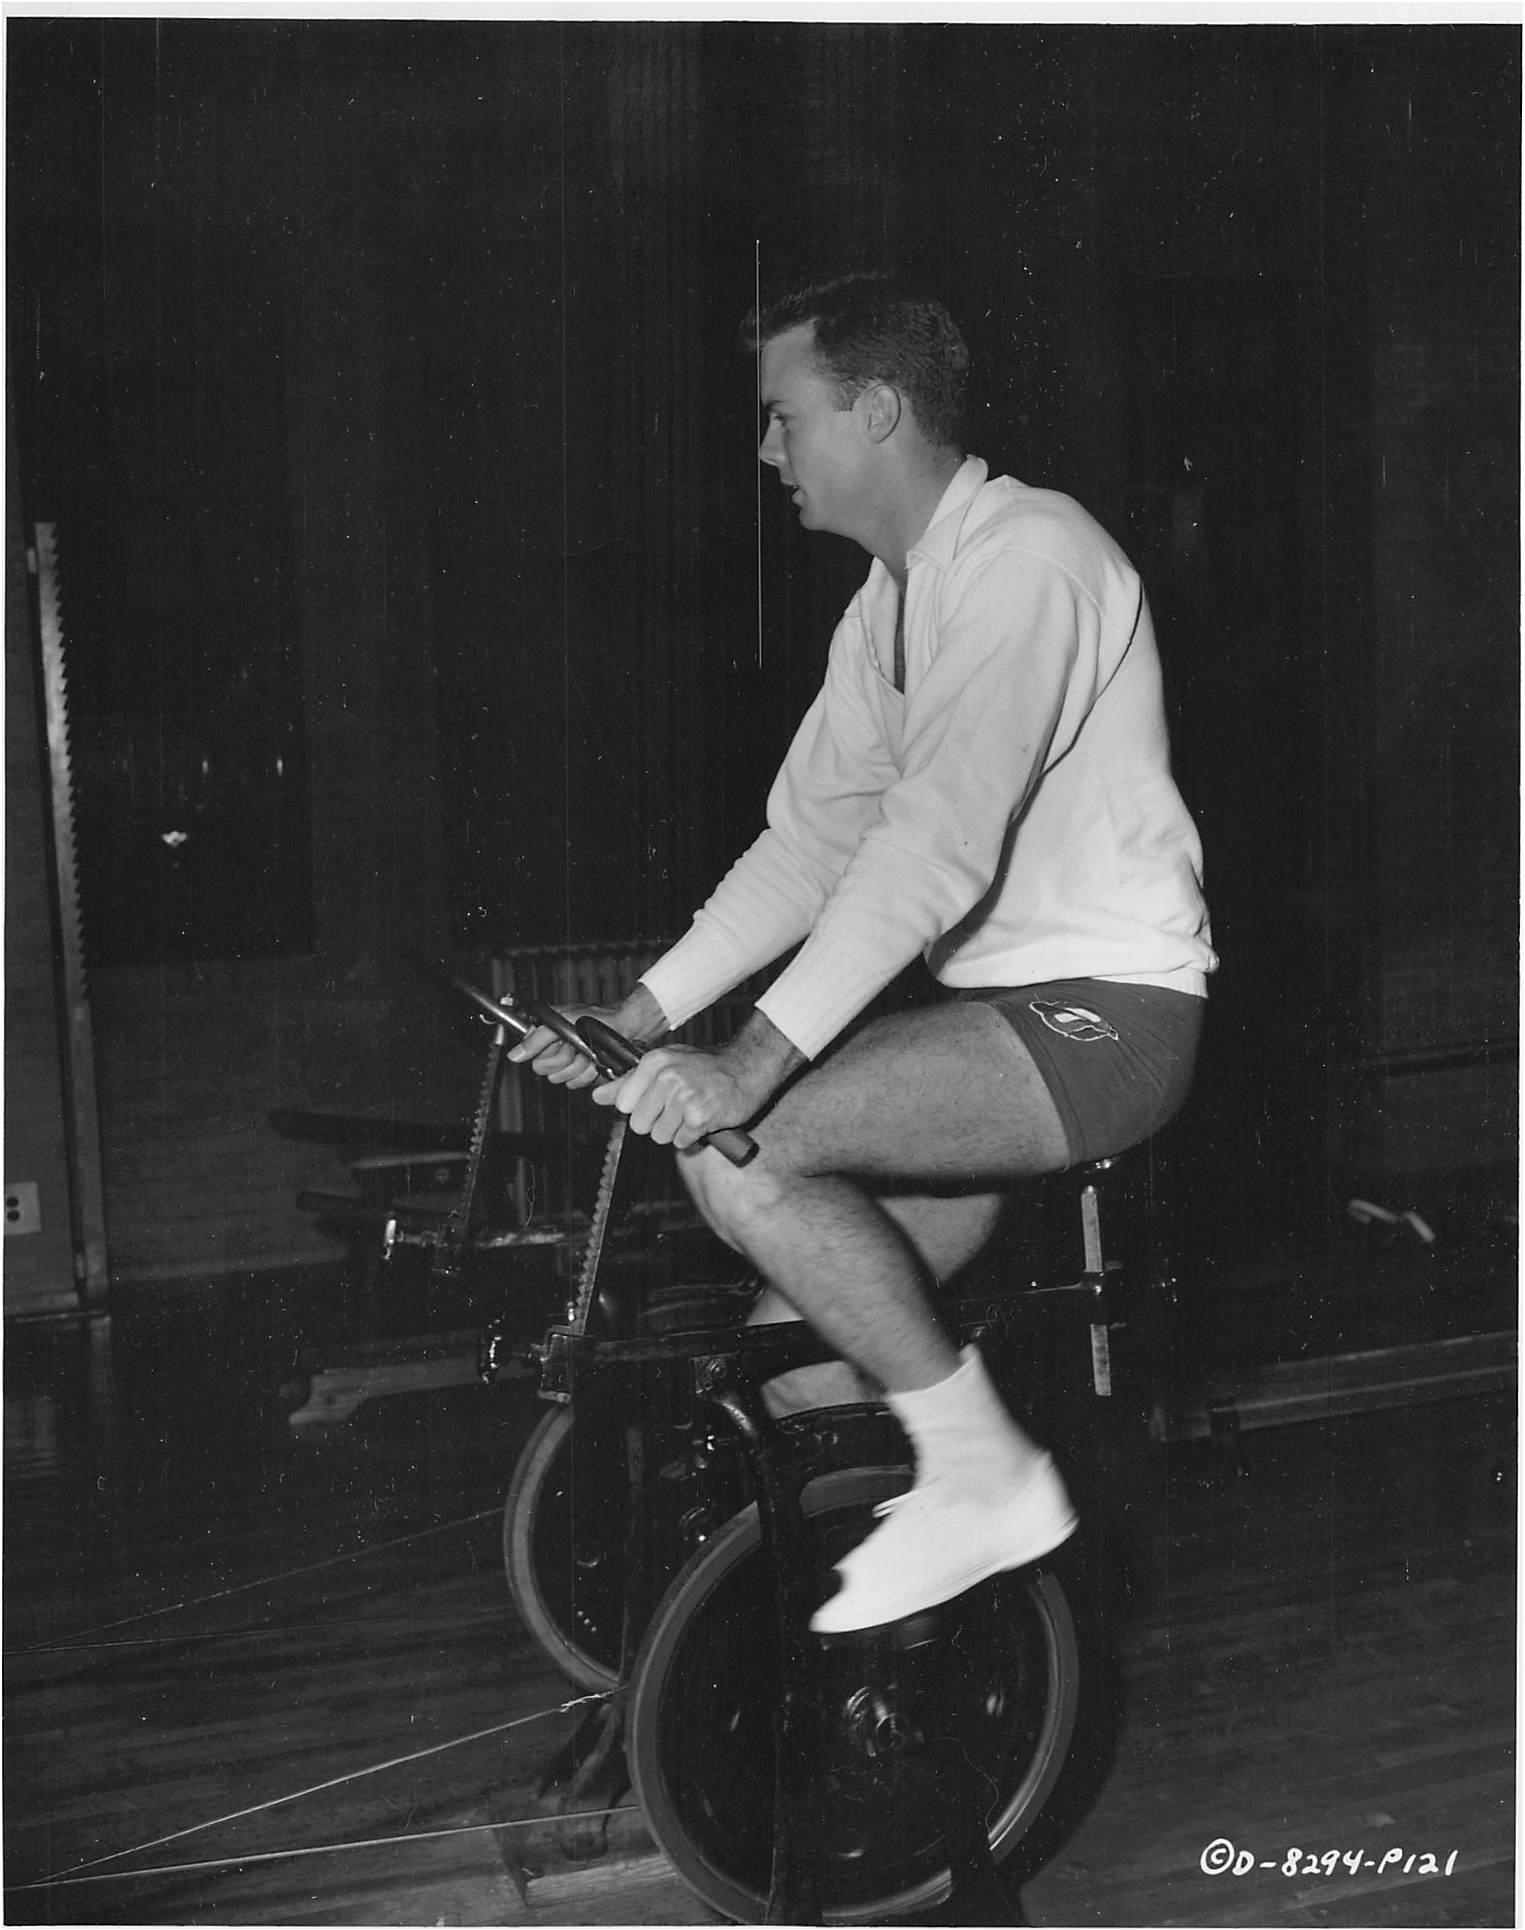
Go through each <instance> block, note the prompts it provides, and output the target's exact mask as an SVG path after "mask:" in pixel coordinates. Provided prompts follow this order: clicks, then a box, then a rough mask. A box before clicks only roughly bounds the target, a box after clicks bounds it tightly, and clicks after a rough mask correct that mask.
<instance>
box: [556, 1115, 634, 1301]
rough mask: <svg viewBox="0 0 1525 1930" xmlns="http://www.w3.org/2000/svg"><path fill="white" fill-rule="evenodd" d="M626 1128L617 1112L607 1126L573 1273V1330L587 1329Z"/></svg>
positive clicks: (606, 1236)
mask: <svg viewBox="0 0 1525 1930" xmlns="http://www.w3.org/2000/svg"><path fill="white" fill-rule="evenodd" d="M629 1129H630V1121H629V1120H628V1119H626V1118H625V1116H624V1114H623V1113H621V1114H620V1116H619V1117H618V1118H617V1119H616V1120H615V1122H614V1125H613V1126H612V1127H611V1129H610V1132H609V1143H608V1145H607V1146H606V1147H605V1148H604V1164H603V1170H602V1171H601V1172H600V1173H599V1176H598V1197H597V1199H596V1200H595V1201H594V1204H593V1219H592V1223H591V1225H590V1226H589V1228H588V1245H587V1249H586V1251H585V1252H584V1254H583V1257H582V1266H581V1268H580V1269H579V1271H578V1275H577V1293H576V1297H575V1298H574V1299H573V1301H572V1304H571V1306H570V1307H569V1308H568V1309H567V1324H568V1325H569V1326H570V1327H571V1329H572V1331H573V1332H574V1333H579V1334H581V1333H586V1332H587V1329H588V1316H589V1314H591V1313H592V1311H593V1295H594V1293H595V1291H596V1290H597V1287H598V1269H599V1266H600V1264H601V1262H602V1260H603V1257H604V1245H605V1242H606V1241H607V1239H608V1237H609V1222H610V1220H611V1219H612V1218H613V1215H614V1191H615V1187H616V1185H617V1184H618V1181H619V1173H620V1155H621V1154H622V1153H623V1152H624V1150H625V1137H626V1134H627V1133H628V1132H629Z"/></svg>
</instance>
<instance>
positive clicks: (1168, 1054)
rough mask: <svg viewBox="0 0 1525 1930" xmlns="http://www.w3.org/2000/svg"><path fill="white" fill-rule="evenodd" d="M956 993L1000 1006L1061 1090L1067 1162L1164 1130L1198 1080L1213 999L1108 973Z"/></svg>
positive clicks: (1102, 1155) (1055, 1090)
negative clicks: (1201, 1044)
mask: <svg viewBox="0 0 1525 1930" xmlns="http://www.w3.org/2000/svg"><path fill="white" fill-rule="evenodd" d="M950 996H951V997H953V998H955V999H958V1000H978V1001H979V1003H980V1004H982V1005H993V1006H994V1007H995V1009H996V1010H997V1011H998V1012H999V1013H1000V1015H1001V1017H1002V1018H1003V1019H1005V1021H1006V1023H1007V1024H1008V1025H1009V1026H1010V1027H1011V1029H1012V1030H1013V1031H1014V1032H1015V1033H1016V1035H1017V1037H1018V1038H1019V1039H1021V1041H1022V1043H1023V1044H1024V1045H1025V1046H1026V1047H1027V1049H1028V1051H1029V1052H1030V1053H1031V1054H1032V1057H1033V1063H1034V1064H1035V1065H1036V1066H1037V1068H1038V1070H1039V1072H1040V1073H1041V1074H1042V1075H1043V1081H1044V1083H1045V1085H1047V1087H1048V1089H1049V1091H1050V1092H1051V1093H1052V1094H1053V1095H1054V1104H1055V1105H1056V1106H1057V1107H1058V1108H1059V1117H1060V1119H1061V1120H1062V1121H1063V1122H1064V1132H1065V1137H1066V1139H1067V1140H1068V1141H1069V1147H1070V1164H1071V1165H1072V1166H1078V1165H1079V1164H1080V1163H1081V1161H1083V1160H1087V1159H1106V1158H1108V1157H1109V1156H1110V1155H1111V1154H1113V1153H1120V1152H1122V1151H1124V1150H1125V1149H1126V1148H1127V1147H1129V1146H1136V1145H1137V1144H1138V1143H1139V1141H1140V1140H1143V1139H1147V1138H1148V1137H1149V1135H1150V1134H1151V1133H1153V1132H1158V1131H1159V1129H1160V1127H1161V1126H1163V1125H1164V1124H1165V1122H1166V1120H1167V1119H1169V1118H1170V1117H1171V1115H1172V1114H1173V1113H1175V1112H1176V1110H1177V1109H1178V1108H1179V1106H1180V1104H1181V1101H1182V1100H1183V1099H1184V1098H1185V1097H1186V1091H1187V1088H1188V1087H1189V1086H1190V1084H1191V1075H1192V1068H1193V1066H1194V1065H1195V1064H1196V1058H1197V1040H1198V1039H1199V1037H1200V1036H1201V1032H1202V1017H1203V1014H1204V1012H1205V1011H1206V1009H1207V1000H1206V999H1205V998H1197V997H1195V996H1194V995H1193V994H1192V993H1190V992H1173V991H1169V990H1167V989H1166V987H1164V986H1162V985H1119V984H1118V983H1116V981H1115V980H1113V979H1107V978H1065V979H1056V980H1054V981H1053V982H1052V983H1051V984H1047V985H994V986H977V987H971V988H969V989H968V990H959V991H955V992H952V993H951V994H950Z"/></svg>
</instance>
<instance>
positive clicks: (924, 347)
mask: <svg viewBox="0 0 1525 1930" xmlns="http://www.w3.org/2000/svg"><path fill="white" fill-rule="evenodd" d="M807 322H809V323H812V324H813V325H814V328H815V354H816V360H817V361H818V362H819V363H820V365H821V370H822V373H823V374H824V375H825V376H826V378H827V379H828V380H829V381H831V382H833V383H834V384H835V385H836V390H837V402H838V405H839V406H840V407H842V408H849V407H851V405H852V403H853V402H854V401H855V400H856V398H857V397H858V396H859V395H861V394H862V393H863V391H864V390H865V389H866V388H868V387H869V385H870V384H871V383H874V382H887V383H889V385H890V386H891V388H894V389H898V390H899V391H900V393H901V395H902V396H904V398H905V400H906V401H907V402H908V403H909V404H910V406H911V411H912V413H913V414H914V415H915V417H916V420H917V422H918V423H919V424H920V427H921V431H922V434H923V435H925V436H926V438H927V440H928V441H929V442H934V443H937V444H938V445H939V446H940V447H943V448H947V449H955V450H957V451H958V452H959V453H960V454H962V452H963V448H964V380H965V377H966V375H967V374H968V370H969V350H968V347H967V346H966V344H965V342H964V338H963V336H962V335H961V334H960V333H959V330H958V324H957V323H956V322H955V321H954V319H953V317H952V316H951V315H950V314H949V313H948V311H947V309H946V308H944V307H943V305H942V303H941V302H935V301H931V300H929V299H928V298H927V297H926V296H924V295H912V294H909V293H906V292H903V291H902V290H900V289H898V288H896V287H895V286H894V284H893V283H891V282H890V281H888V280H887V279H885V278H884V277H883V276H881V275H843V276H841V277H840V278H839V279H837V280H835V281H824V282H814V283H812V284H811V285H810V286H808V287H804V288H797V289H794V290H793V291H791V292H790V293H789V294H787V295H782V296H780V297H779V298H778V300H776V301H773V302H770V303H768V304H767V305H766V306H765V307H764V308H763V309H762V310H761V311H757V310H754V311H753V312H752V314H750V315H749V316H748V317H747V320H746V335H745V339H746V344H747V347H748V348H752V349H757V348H761V347H762V346H763V345H764V344H765V343H767V342H771V341H772V340H773V339H774V337H775V336H778V335H782V334H784V333H785V332H786V331H787V330H789V329H791V328H800V327H803V326H804V324H805V323H807Z"/></svg>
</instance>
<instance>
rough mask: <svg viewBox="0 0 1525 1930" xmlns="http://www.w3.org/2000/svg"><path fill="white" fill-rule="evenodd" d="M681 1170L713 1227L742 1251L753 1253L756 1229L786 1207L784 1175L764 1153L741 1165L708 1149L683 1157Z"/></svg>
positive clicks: (693, 1198) (728, 1242)
mask: <svg viewBox="0 0 1525 1930" xmlns="http://www.w3.org/2000/svg"><path fill="white" fill-rule="evenodd" d="M678 1170H679V1171H680V1172H681V1173H682V1175H683V1182H684V1184H685V1185H686V1186H687V1188H688V1191H689V1195H690V1197H691V1198H692V1200H693V1202H694V1204H695V1206H697V1207H698V1209H699V1211H700V1212H701V1213H702V1214H703V1216H704V1219H705V1223H706V1224H707V1225H708V1226H709V1228H710V1230H711V1231H712V1232H714V1233H716V1234H718V1235H719V1237H720V1238H721V1239H722V1240H724V1241H725V1243H726V1244H727V1246H731V1247H734V1248H735V1249H736V1250H737V1252H739V1253H745V1254H750V1253H751V1251H752V1238H753V1235H754V1234H755V1232H756V1231H757V1230H758V1229H760V1228H762V1227H765V1226H767V1225H768V1224H769V1223H770V1222H772V1221H774V1220H776V1218H777V1216H778V1214H779V1212H780V1211H781V1210H782V1207H783V1186H782V1183H781V1180H780V1176H779V1175H778V1173H776V1172H775V1171H774V1169H773V1167H772V1166H771V1165H770V1163H769V1162H768V1160H767V1157H766V1155H765V1154H763V1153H759V1154H758V1156H757V1157H756V1158H755V1159H753V1160H752V1161H750V1162H749V1163H748V1164H747V1165H746V1166H744V1167H738V1166H733V1165H731V1163H730V1161H729V1160H727V1159H725V1158H724V1157H723V1156H722V1155H721V1154H720V1153H717V1152H714V1151H706V1152H704V1153H700V1154H694V1155H691V1156H689V1157H686V1158H681V1159H679V1161H678Z"/></svg>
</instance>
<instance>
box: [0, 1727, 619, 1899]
mask: <svg viewBox="0 0 1525 1930" xmlns="http://www.w3.org/2000/svg"><path fill="white" fill-rule="evenodd" d="M613 1693H614V1692H613V1691H612V1690H604V1691H601V1692H600V1693H598V1694H596V1695H580V1696H574V1697H573V1698H572V1700H571V1701H570V1702H560V1703H557V1704H556V1705H555V1706H554V1707H553V1708H550V1709H536V1710H535V1711H534V1712H533V1713H532V1714H531V1715H527V1716H514V1717H512V1718H511V1719H510V1720H509V1721H507V1722H495V1723H493V1724H491V1725H490V1727H488V1728H486V1729H474V1730H473V1731H472V1732H471V1734H470V1735H466V1736H453V1737H452V1738H451V1739H450V1741H449V1742H435V1743H430V1744H429V1746H428V1747H427V1748H425V1749H414V1750H411V1751H409V1753H408V1754H407V1755H404V1756H393V1757H391V1758H389V1759H388V1760H387V1761H386V1762H378V1763H371V1764H370V1765H369V1766H368V1767H367V1768H365V1769H352V1770H349V1771H347V1772H346V1773H345V1774H344V1775H342V1776H330V1777H329V1778H328V1780H327V1781H326V1782H321V1783H310V1784H309V1785H308V1786H307V1788H305V1789H293V1790H290V1791H288V1793H287V1794H286V1795H284V1796H272V1797H271V1798H270V1799H269V1801H268V1802H263V1803H250V1804H249V1805H248V1806H247V1807H246V1808H244V1809H235V1810H230V1811H229V1812H228V1813H227V1815H225V1816H213V1817H209V1818H208V1819H207V1821H205V1822H203V1823H190V1824H188V1825H187V1826H186V1828H184V1829H177V1830H171V1831H169V1833H168V1834H167V1835H164V1836H154V1837H150V1838H149V1839H148V1840H147V1841H146V1842H143V1843H133V1844H131V1845H130V1846H129V1847H128V1848H127V1849H123V1850H110V1851H108V1852H107V1854H106V1855H105V1856H92V1857H87V1858H86V1859H85V1860H84V1861H83V1862H82V1863H71V1864H69V1865H68V1866H67V1868H65V1869H62V1870H57V1871H55V1872H54V1873H53V1874H52V1875H51V1876H46V1877H40V1878H39V1879H38V1880H37V1882H35V1883H27V1884H18V1885H17V1886H15V1887H17V1888H18V1889H28V1890H36V1889H47V1888H49V1887H50V1886H52V1885H54V1884H58V1883H62V1882H64V1881H66V1880H67V1881H74V1880H76V1879H77V1878H78V1877H79V1876H80V1874H81V1873H82V1872H84V1871H86V1870H95V1869H98V1868H99V1867H100V1865H101V1864H103V1863H116V1862H120V1861H121V1859H122V1858H123V1857H124V1856H141V1855H143V1853H144V1852H145V1851H147V1850H157V1849H162V1848H163V1847H164V1845H165V1844H166V1843H178V1842H180V1841H181V1840H182V1839H183V1838H184V1837H187V1836H195V1835H197V1834H199V1832H201V1831H202V1830H209V1829H218V1828H220V1827H221V1825H222V1824H224V1823H237V1822H241V1821H242V1820H243V1818H244V1817H246V1816H258V1815H261V1814H262V1813H263V1812H264V1811H266V1810H270V1809H279V1808H280V1807H281V1805H282V1804H283V1803H295V1802H299V1801H300V1800H301V1799H302V1798H303V1797H304V1796H318V1795H321V1794H322V1793H323V1791H324V1790H328V1789H339V1788H342V1787H343V1785H344V1784H346V1783H354V1782H360V1781H361V1780H362V1779H363V1778H364V1777H366V1776H379V1775H381V1774H382V1772H383V1771H384V1770H388V1769H401V1768H404V1767H405V1766H406V1765H407V1764H408V1763H414V1762H422V1761H424V1760H425V1758H426V1757H429V1756H438V1755H442V1754H443V1753H444V1751H445V1750H447V1749H460V1748H463V1747H464V1746H465V1745H466V1744H467V1743H472V1742H482V1741H485V1740H486V1738H487V1737H488V1736H501V1735H503V1734H505V1733H506V1731H508V1730H510V1729H522V1728H525V1727H526V1726H527V1725H528V1724H529V1723H532V1722H544V1721H545V1720H547V1718H548V1717H551V1716H560V1715H569V1714H570V1713H571V1712H572V1710H574V1709H584V1708H587V1707H589V1706H590V1705H591V1704H594V1703H600V1702H607V1701H608V1700H609V1697H610V1696H611V1695H612V1694H613ZM600 1813H602V1812H600ZM537 1820H539V1819H537ZM473 1827H475V1826H473ZM483 1827H485V1825H484V1826H483ZM382 1840H383V1841H399V1842H400V1841H401V1840H402V1839H401V1838H400V1837H399V1838H383V1839H382ZM270 1853H271V1854H279V1855H285V1854H287V1852H285V1851H279V1852H270ZM229 1860H230V1861H233V1862H240V1861H245V1860H248V1859H244V1858H238V1857H235V1858H231V1859H229ZM112 1874H113V1875H121V1876H124V1877H125V1876H139V1875H146V1874H149V1872H146V1871H138V1870H123V1871H113V1872H112Z"/></svg>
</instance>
